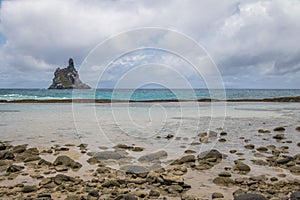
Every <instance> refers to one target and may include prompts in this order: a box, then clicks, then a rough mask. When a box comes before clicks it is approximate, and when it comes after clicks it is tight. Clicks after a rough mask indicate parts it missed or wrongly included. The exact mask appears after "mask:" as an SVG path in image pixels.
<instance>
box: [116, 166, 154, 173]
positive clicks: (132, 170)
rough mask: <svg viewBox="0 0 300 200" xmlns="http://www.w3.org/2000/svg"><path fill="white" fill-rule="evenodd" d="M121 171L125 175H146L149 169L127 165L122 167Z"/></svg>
mask: <svg viewBox="0 0 300 200" xmlns="http://www.w3.org/2000/svg"><path fill="white" fill-rule="evenodd" d="M121 169H123V170H124V171H125V173H126V174H147V173H148V172H149V169H147V168H146V167H143V166H138V165H128V166H123V167H122V168H121Z"/></svg>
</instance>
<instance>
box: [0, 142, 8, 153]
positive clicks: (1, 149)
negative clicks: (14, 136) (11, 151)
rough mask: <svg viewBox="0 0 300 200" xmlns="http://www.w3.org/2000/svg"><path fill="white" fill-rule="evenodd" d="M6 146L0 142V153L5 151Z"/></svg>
mask: <svg viewBox="0 0 300 200" xmlns="http://www.w3.org/2000/svg"><path fill="white" fill-rule="evenodd" d="M6 149H7V144H5V143H2V142H0V151H3V150H6Z"/></svg>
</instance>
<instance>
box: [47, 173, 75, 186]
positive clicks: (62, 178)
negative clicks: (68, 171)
mask: <svg viewBox="0 0 300 200" xmlns="http://www.w3.org/2000/svg"><path fill="white" fill-rule="evenodd" d="M52 180H53V181H54V183H56V184H57V185H60V184H62V183H63V182H66V181H67V182H68V181H69V182H74V181H75V179H74V178H72V177H70V176H67V175H64V174H57V175H56V176H55V177H53V178H52Z"/></svg>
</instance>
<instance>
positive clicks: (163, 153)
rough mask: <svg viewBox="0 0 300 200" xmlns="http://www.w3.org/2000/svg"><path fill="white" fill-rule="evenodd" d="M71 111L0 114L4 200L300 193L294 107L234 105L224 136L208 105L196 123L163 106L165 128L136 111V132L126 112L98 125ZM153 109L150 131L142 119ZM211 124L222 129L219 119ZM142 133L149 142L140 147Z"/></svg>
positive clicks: (188, 114)
mask: <svg viewBox="0 0 300 200" xmlns="http://www.w3.org/2000/svg"><path fill="white" fill-rule="evenodd" d="M66 105H68V104H57V105H53V104H43V105H39V106H38V105H37V104H28V105H27V106H24V104H3V105H0V106H1V108H0V109H1V110H2V111H3V112H0V118H1V124H0V125H1V136H2V142H1V144H0V149H1V150H0V172H1V176H0V196H1V198H2V199H26V198H28V197H32V198H38V197H40V199H43V198H44V199H51V198H52V199H66V198H68V197H69V199H72V198H73V199H76V198H77V197H78V198H80V197H82V198H85V199H122V198H123V199H126V198H131V199H135V198H139V199H163V198H167V199H212V197H213V196H214V197H218V195H219V197H221V196H223V198H219V199H233V198H234V196H238V195H240V194H242V193H258V194H261V195H263V196H264V197H265V198H267V199H273V200H275V199H288V198H289V197H290V195H291V194H292V193H294V192H297V191H299V190H300V178H299V175H300V169H299V168H300V155H299V150H300V147H299V146H300V143H299V142H300V137H299V135H300V128H299V126H300V121H299V119H300V118H299V115H300V114H299V105H298V104H297V103H295V104H290V103H231V104H229V105H227V114H226V118H225V121H224V125H223V127H220V126H218V125H219V124H218V123H217V124H215V126H214V125H212V126H210V127H209V126H208V124H209V121H210V118H209V114H210V112H209V111H210V107H209V106H208V105H207V104H205V103H204V104H201V105H200V110H201V114H202V115H201V116H200V118H197V116H195V113H194V112H193V107H192V106H190V105H184V107H181V109H183V110H184V111H183V115H180V110H177V106H178V105H177V104H170V103H166V105H164V106H165V110H166V111H167V112H166V113H167V114H168V115H167V117H166V119H165V121H164V123H162V118H160V117H161V116H162V114H161V110H160V108H159V107H158V108H155V107H153V105H147V104H144V103H141V104H134V106H133V108H132V113H131V114H132V115H133V116H137V117H136V118H134V117H133V118H132V120H133V121H134V122H135V123H137V124H139V125H143V126H142V127H139V128H137V127H132V126H133V125H132V121H127V120H128V119H127V118H124V116H122V115H123V114H124V113H126V112H125V111H127V109H126V110H123V104H120V105H118V106H117V108H115V110H114V111H115V112H116V113H115V114H117V115H118V116H119V117H120V116H121V117H120V118H118V117H116V116H112V115H110V114H109V113H110V111H111V108H110V107H109V106H108V105H106V106H105V105H99V106H97V107H96V108H95V113H94V115H96V118H95V119H91V118H89V117H88V116H90V113H89V111H88V108H90V106H89V105H88V104H86V105H85V104H81V105H80V106H79V108H78V110H77V111H78V112H79V113H80V114H81V118H80V117H77V118H75V120H74V118H73V117H74V116H73V114H74V113H72V111H73V112H74V109H73V110H72V108H71V107H69V106H66ZM149 108H151V109H152V111H150V115H151V117H152V121H151V122H152V124H150V125H149V124H148V121H147V118H146V117H145V118H143V117H144V116H143V115H140V114H141V113H143V111H144V110H148V109H149ZM49 111H51V112H49ZM181 113H182V112H181ZM147 116H148V114H147ZM114 117H115V118H114ZM215 117H216V119H219V120H220V121H221V122H223V121H222V113H217V115H216V116H215ZM199 119H200V120H199ZM74 121H75V124H74ZM29 122H30V123H29ZM95 122H98V123H100V124H101V128H102V130H104V131H103V132H105V137H107V138H106V139H103V138H102V136H103V135H102V134H101V133H99V127H98V129H96V128H95V127H92V125H93V123H95ZM161 123H162V124H161ZM195 127H197V129H195ZM208 127H209V128H210V130H211V132H209V134H208V135H207V134H206V135H205V133H206V131H207V128H208ZM134 131H136V132H135V133H132V132H134ZM138 131H140V132H142V133H143V134H144V135H142V136H141V137H136V134H139V132H138ZM128 133H132V135H128ZM145 138H147V139H145ZM107 141H110V143H107ZM83 143H84V144H86V145H83ZM23 144H28V145H27V146H22V145H23ZM118 144H119V145H118ZM137 147H138V148H137ZM205 150H208V151H205ZM174 155H175V156H174ZM61 156H62V157H61ZM64 156H67V158H66V157H64ZM107 156H108V157H109V159H106V158H107ZM143 156H144V157H143ZM145 156H146V157H145ZM153 156H154V157H153ZM141 157H143V158H144V159H141ZM142 160H143V161H142ZM78 163H79V164H78ZM172 163H173V164H172ZM16 166H17V167H16ZM18 166H21V167H18ZM23 167H24V168H23ZM59 174H63V175H65V176H61V175H59ZM214 193H221V194H214Z"/></svg>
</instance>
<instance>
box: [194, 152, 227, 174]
mask: <svg viewBox="0 0 300 200" xmlns="http://www.w3.org/2000/svg"><path fill="white" fill-rule="evenodd" d="M221 160H222V154H221V153H220V152H219V151H217V150H215V149H212V150H210V151H205V152H202V153H200V154H199V155H198V162H199V165H198V166H196V169H198V170H207V169H210V168H212V167H213V166H214V165H216V164H218V163H220V162H221Z"/></svg>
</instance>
